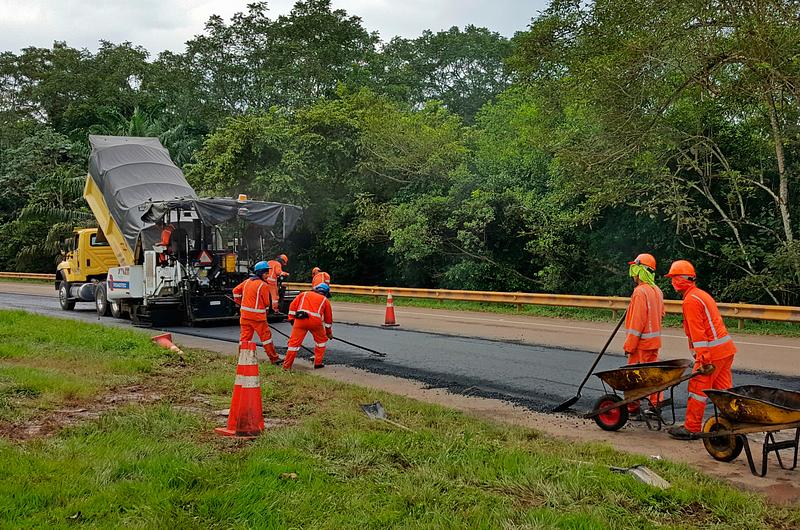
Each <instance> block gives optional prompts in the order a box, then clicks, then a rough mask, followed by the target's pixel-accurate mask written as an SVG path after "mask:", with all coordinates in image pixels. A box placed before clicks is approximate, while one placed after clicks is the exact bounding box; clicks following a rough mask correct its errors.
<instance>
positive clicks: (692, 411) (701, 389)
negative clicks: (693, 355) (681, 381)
mask: <svg viewBox="0 0 800 530" xmlns="http://www.w3.org/2000/svg"><path fill="white" fill-rule="evenodd" d="M712 364H713V365H714V372H713V373H710V374H706V375H698V376H695V377H693V378H692V379H689V402H688V403H687V404H686V421H685V422H684V424H683V426H684V427H686V430H687V431H689V432H700V431H701V430H702V428H703V415H704V414H705V412H706V401H707V400H708V397H707V396H706V393H705V390H708V389H709V388H712V389H715V390H727V389H729V388H730V387H732V386H733V374H731V365H733V355H731V356H730V357H726V358H724V359H717V360H716V361H713V362H712ZM699 369H700V364H698V363H695V365H694V369H693V370H694V371H695V372H696V371H697V370H699Z"/></svg>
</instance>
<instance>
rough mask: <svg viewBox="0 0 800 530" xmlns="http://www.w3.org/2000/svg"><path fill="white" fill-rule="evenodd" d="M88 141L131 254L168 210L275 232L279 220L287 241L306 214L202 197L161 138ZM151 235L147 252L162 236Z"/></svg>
mask: <svg viewBox="0 0 800 530" xmlns="http://www.w3.org/2000/svg"><path fill="white" fill-rule="evenodd" d="M89 142H90V144H91V146H92V155H91V157H90V159H89V175H90V176H91V177H92V179H93V180H94V181H95V183H96V184H97V187H98V188H99V189H100V191H101V192H102V193H103V197H104V198H105V201H106V205H107V206H108V209H109V211H110V213H111V217H112V218H113V219H114V221H116V223H117V225H118V226H119V227H120V229H121V230H122V233H123V235H124V236H125V239H126V241H127V242H128V245H130V248H131V249H134V248H136V241H137V239H138V238H139V236H140V234H142V232H145V231H147V232H153V231H152V230H147V229H148V228H151V227H153V226H154V224H155V221H157V220H158V219H159V218H160V217H161V216H163V215H164V214H165V213H166V211H167V210H168V209H170V208H184V209H186V208H193V209H195V211H197V213H198V215H199V216H200V219H202V220H203V222H204V223H205V224H208V225H218V224H221V223H224V222H226V221H229V220H231V219H234V218H236V217H239V218H241V219H244V220H245V221H247V222H249V223H252V224H255V225H259V226H263V227H272V226H274V225H275V224H276V223H277V222H278V220H281V221H282V224H283V226H282V228H283V230H282V232H283V234H282V236H283V237H284V238H285V237H286V236H287V235H288V234H289V233H290V232H291V231H292V229H294V227H295V225H296V224H297V221H299V219H300V216H301V215H302V210H301V209H300V208H298V207H297V206H292V205H288V204H280V203H272V202H261V201H245V202H243V203H239V202H237V201H236V200H234V199H200V198H198V197H197V194H195V192H194V190H193V189H192V187H191V186H190V185H189V183H188V182H186V178H185V177H184V176H183V173H182V172H181V170H180V169H179V168H178V167H177V166H176V165H175V164H173V163H172V160H171V159H170V156H169V152H168V151H167V150H166V149H165V148H164V146H162V145H161V142H160V141H159V140H158V138H135V137H125V136H97V135H90V136H89ZM281 214H283V215H281ZM149 235H150V236H152V237H146V238H145V239H147V240H148V241H143V244H144V245H145V248H147V247H149V246H150V241H149V240H150V239H153V240H154V241H157V238H158V236H159V235H160V234H158V235H156V234H155V233H154V234H149Z"/></svg>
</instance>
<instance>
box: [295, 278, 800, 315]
mask: <svg viewBox="0 0 800 530" xmlns="http://www.w3.org/2000/svg"><path fill="white" fill-rule="evenodd" d="M285 285H286V286H287V287H290V288H293V289H310V288H311V284H308V283H286V284H285ZM331 290H332V291H334V292H336V293H342V294H354V295H365V296H386V295H387V294H389V291H392V295H393V296H394V297H395V298H403V297H405V298H426V299H429V300H458V301H462V302H463V301H467V302H494V303H501V304H516V305H518V306H522V305H546V306H561V307H582V308H589V309H609V310H611V311H624V310H625V309H626V308H627V307H628V303H629V301H630V298H627V297H624V296H587V295H574V294H543V293H504V292H493V291H457V290H449V289H415V288H408V287H367V286H363V285H331ZM664 305H665V306H666V310H667V313H672V314H677V315H679V314H681V301H680V300H664ZM717 305H718V307H719V311H720V313H721V314H722V316H723V317H728V318H738V319H743V320H775V321H779V322H800V307H795V306H775V305H758V304H732V303H719V304H717Z"/></svg>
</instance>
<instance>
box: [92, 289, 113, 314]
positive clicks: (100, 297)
mask: <svg viewBox="0 0 800 530" xmlns="http://www.w3.org/2000/svg"><path fill="white" fill-rule="evenodd" d="M108 305H109V304H108V298H107V297H106V284H104V283H98V284H97V288H96V289H95V290H94V307H95V309H97V316H100V317H104V316H106V315H108V309H109V307H108Z"/></svg>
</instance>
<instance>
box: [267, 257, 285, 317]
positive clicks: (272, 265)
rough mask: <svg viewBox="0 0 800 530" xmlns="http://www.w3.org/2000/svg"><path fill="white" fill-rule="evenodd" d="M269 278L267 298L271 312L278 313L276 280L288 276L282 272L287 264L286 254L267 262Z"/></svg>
mask: <svg viewBox="0 0 800 530" xmlns="http://www.w3.org/2000/svg"><path fill="white" fill-rule="evenodd" d="M267 263H268V265H269V277H268V278H267V285H268V286H269V297H270V300H271V304H272V310H273V311H274V312H275V313H278V312H279V309H278V300H279V296H278V280H279V279H280V278H285V277H286V276H289V273H288V272H284V270H283V268H284V267H285V266H286V265H288V264H289V257H288V256H287V255H286V254H281V255H280V256H278V257H277V258H275V259H271V260H269V261H268V262H267Z"/></svg>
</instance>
